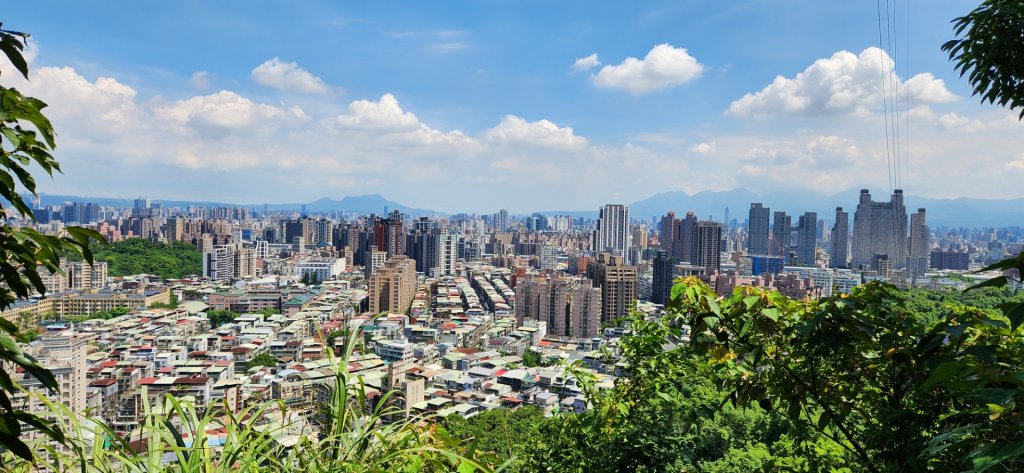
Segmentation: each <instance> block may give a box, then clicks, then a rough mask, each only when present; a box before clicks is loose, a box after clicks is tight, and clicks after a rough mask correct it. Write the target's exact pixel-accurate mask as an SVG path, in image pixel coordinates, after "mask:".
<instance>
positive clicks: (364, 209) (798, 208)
mask: <svg viewBox="0 0 1024 473" xmlns="http://www.w3.org/2000/svg"><path fill="white" fill-rule="evenodd" d="M859 196H860V191H859V190H856V189H855V190H850V191H844V192H840V193H838V194H832V195H828V194H823V193H816V192H809V191H780V192H770V193H767V194H756V193H754V192H751V191H749V190H747V189H734V190H731V191H721V192H712V191H703V192H698V193H696V194H692V195H691V194H687V193H685V192H682V191H673V192H663V193H661V194H655V195H653V196H651V197H649V198H647V199H644V200H641V201H638V202H633V203H632V204H629V208H630V209H629V211H630V215H631V216H632V217H633V218H635V219H643V220H649V219H651V218H657V217H661V216H662V215H665V213H667V212H668V211H669V210H673V211H675V212H676V215H685V214H686V212H690V211H692V212H694V213H696V214H697V217H698V218H700V219H712V220H719V221H721V220H724V218H725V209H726V207H728V208H729V218H730V219H736V220H738V221H740V222H742V221H743V220H745V219H746V218H747V213H748V211H749V209H750V204H751V203H752V202H760V203H762V204H764V205H765V206H767V207H770V208H771V209H772V210H773V211H776V210H783V211H786V212H787V213H789V214H790V215H794V216H797V215H800V214H802V213H804V212H817V213H818V218H819V219H825V220H829V221H831V220H833V219H834V218H835V208H836V207H843V209H845V210H847V211H848V212H850V213H851V218H852V214H853V211H854V210H855V209H856V207H857V200H858V198H859ZM872 198H873V199H874V200H876V201H881V200H888V199H889V196H888V192H887V191H880V192H879V191H875V193H873V194H872ZM41 200H42V203H43V205H59V204H61V203H63V202H96V203H99V204H100V205H104V206H109V207H121V208H125V207H132V205H133V203H134V201H133V199H117V198H101V197H77V196H69V195H52V194H42V195H41ZM153 202H155V203H159V204H161V205H163V206H164V207H188V206H190V205H192V206H203V207H246V208H251V209H254V210H257V211H258V210H262V209H263V207H264V205H266V207H267V208H268V209H270V210H299V209H300V208H301V207H302V205H303V204H302V203H283V204H229V203H222V202H200V201H180V200H153ZM905 203H906V206H907V211H908V213H913V212H914V211H915V210H917V209H918V208H919V207H923V208H925V209H927V210H928V219H927V220H928V224H929V225H930V226H932V227H943V226H945V227H1000V226H1014V225H1024V198H1022V199H1012V200H997V199H973V198H959V199H929V198H923V197H914V196H908V197H907V198H906V202H905ZM305 206H306V211H307V212H311V213H322V212H333V211H336V210H341V211H345V212H349V213H355V214H369V213H375V214H378V215H383V214H384V213H385V208H386V209H387V211H389V212H390V211H392V210H398V211H400V212H402V213H404V214H407V215H411V216H434V215H448V214H449V213H448V212H441V211H436V210H431V209H421V208H414V207H407V206H405V205H402V204H399V203H398V202H395V201H392V200H388V199H386V198H384V197H383V196H381V195H380V194H366V195H356V196H347V197H343V198H342V199H340V200H334V199H331V198H328V197H324V198H321V199H318V200H314V201H312V202H307V203H305ZM495 210H497V209H495ZM539 213H541V214H543V215H570V216H573V217H576V218H595V217H597V210H596V208H595V209H594V210H571V211H570V210H563V211H542V212H539ZM851 223H852V222H851Z"/></svg>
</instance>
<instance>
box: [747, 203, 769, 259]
mask: <svg viewBox="0 0 1024 473" xmlns="http://www.w3.org/2000/svg"><path fill="white" fill-rule="evenodd" d="M771 213H772V209H770V208H768V207H765V206H763V205H761V204H760V203H758V202H755V203H753V204H750V217H749V220H748V223H747V253H748V254H751V255H758V256H761V255H767V254H768V244H769V242H768V232H769V230H770V225H769V224H768V222H769V220H770V219H771Z"/></svg>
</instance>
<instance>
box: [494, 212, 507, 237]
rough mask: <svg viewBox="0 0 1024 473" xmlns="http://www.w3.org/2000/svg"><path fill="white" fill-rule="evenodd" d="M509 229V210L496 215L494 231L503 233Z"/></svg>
mask: <svg viewBox="0 0 1024 473" xmlns="http://www.w3.org/2000/svg"><path fill="white" fill-rule="evenodd" d="M507 228H508V210H505V209H501V210H499V211H498V212H497V213H496V214H494V231H496V232H503V231H505V230H506V229H507Z"/></svg>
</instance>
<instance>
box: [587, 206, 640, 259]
mask: <svg viewBox="0 0 1024 473" xmlns="http://www.w3.org/2000/svg"><path fill="white" fill-rule="evenodd" d="M631 240H632V235H631V234H630V232H629V207H627V206H625V205H621V204H608V205H605V206H604V207H601V211H600V216H599V217H598V220H597V229H596V230H595V238H594V250H595V251H594V252H595V253H610V254H612V255H615V256H621V257H622V258H623V259H628V258H629V254H628V253H629V248H630V246H632V244H631V243H632V242H631Z"/></svg>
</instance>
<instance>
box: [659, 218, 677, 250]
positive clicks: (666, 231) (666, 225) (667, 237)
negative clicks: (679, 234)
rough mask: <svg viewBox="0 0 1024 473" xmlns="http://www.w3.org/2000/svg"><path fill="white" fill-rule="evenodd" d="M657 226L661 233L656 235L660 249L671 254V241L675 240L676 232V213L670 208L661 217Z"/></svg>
mask: <svg viewBox="0 0 1024 473" xmlns="http://www.w3.org/2000/svg"><path fill="white" fill-rule="evenodd" d="M659 227H660V230H661V234H660V235H658V240H659V241H660V242H661V249H663V250H665V251H667V252H668V253H669V254H670V255H671V254H672V242H673V241H675V233H676V213H675V212H672V211H671V210H670V211H669V212H668V213H667V214H665V216H664V217H661V225H659Z"/></svg>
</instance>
